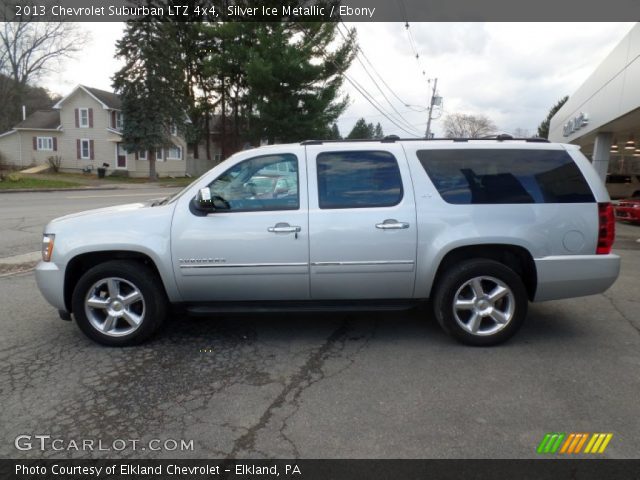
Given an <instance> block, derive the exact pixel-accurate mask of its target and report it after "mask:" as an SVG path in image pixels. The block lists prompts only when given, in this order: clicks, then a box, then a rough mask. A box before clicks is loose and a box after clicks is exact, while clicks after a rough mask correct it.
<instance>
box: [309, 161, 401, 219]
mask: <svg viewBox="0 0 640 480" xmlns="http://www.w3.org/2000/svg"><path fill="white" fill-rule="evenodd" d="M316 162H317V169H318V202H319V206H320V208H323V209H324V208H327V209H328V208H366V207H391V206H393V205H397V204H398V203H400V200H402V194H403V191H402V178H401V177H400V169H399V168H398V162H397V161H396V158H395V157H394V156H393V155H392V154H391V153H389V152H383V151H350V152H323V153H320V154H319V155H318V157H317V159H316Z"/></svg>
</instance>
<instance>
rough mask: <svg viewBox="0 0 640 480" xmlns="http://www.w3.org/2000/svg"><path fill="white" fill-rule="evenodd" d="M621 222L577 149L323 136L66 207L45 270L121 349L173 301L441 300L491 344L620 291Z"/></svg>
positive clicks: (195, 305)
mask: <svg viewBox="0 0 640 480" xmlns="http://www.w3.org/2000/svg"><path fill="white" fill-rule="evenodd" d="M534 140H535V141H534ZM614 228H615V227H614V218H613V209H612V207H611V204H610V203H609V196H608V194H607V191H606V189H605V187H604V185H603V183H602V181H601V180H600V178H599V177H598V176H597V174H596V172H595V170H594V169H593V168H592V166H591V164H590V163H589V161H588V160H587V159H586V158H585V157H584V156H583V155H582V154H581V153H580V151H579V150H578V149H577V147H573V146H571V145H561V144H551V143H547V142H541V141H539V140H538V139H529V140H514V139H502V138H498V139H494V140H462V139H457V140H418V141H416V140H413V141H411V140H400V139H397V137H395V138H387V139H384V140H382V141H367V142H320V141H308V142H302V143H300V144H291V145H275V146H268V147H262V148H258V149H255V150H249V151H243V152H240V153H237V154H235V155H233V156H232V157H231V158H229V159H228V160H226V161H225V162H223V163H221V164H220V165H218V166H216V167H215V168H213V169H212V170H211V171H209V172H208V173H206V174H205V175H203V176H202V177H201V178H199V179H198V180H196V181H195V182H193V183H192V184H191V185H190V186H188V187H187V188H185V189H184V190H182V191H181V192H179V193H178V194H176V195H173V196H171V197H168V198H166V199H164V200H163V201H159V202H155V203H147V204H145V203H136V204H131V205H125V206H119V207H113V208H103V209H99V210H93V211H89V212H82V213H78V214H74V215H67V216H65V217H62V218H58V219H56V220H53V221H52V222H51V223H49V224H48V225H47V226H46V228H45V231H44V240H43V245H42V254H43V261H42V262H40V263H39V264H38V267H37V269H36V276H37V281H38V286H39V287H40V290H41V291H42V293H43V295H44V296H45V298H46V299H47V300H48V301H49V302H50V303H51V304H52V305H54V306H55V307H56V308H57V309H59V310H60V315H61V317H63V318H67V319H69V318H70V314H73V317H75V320H76V322H77V324H78V326H79V327H80V328H81V329H82V331H83V332H84V333H85V334H86V335H88V336H89V337H91V338H92V339H93V340H95V341H97V342H100V343H103V344H107V345H129V344H134V343H139V342H141V341H143V340H144V339H146V338H148V337H149V336H150V335H151V334H152V333H153V332H154V331H155V330H156V329H157V328H158V327H159V326H160V324H161V323H162V321H163V319H164V318H165V317H166V316H167V314H168V312H169V311H170V310H171V307H181V309H183V310H186V311H187V312H191V313H200V314H211V315H213V314H215V313H220V312H229V311H238V310H248V311H250V310H254V311H255V310H259V311H264V310H281V309H298V310H312V309H340V310H345V309H360V310H370V309H374V308H384V309H400V308H407V307H410V306H412V305H415V304H416V303H419V302H421V301H425V300H427V299H430V300H431V304H432V306H433V310H434V313H435V316H436V318H437V319H438V321H439V323H440V324H441V325H442V328H444V330H446V331H447V332H448V333H450V334H451V335H452V336H454V337H455V338H457V339H458V340H460V341H462V342H464V343H467V344H472V345H491V344H497V343H499V342H502V341H504V340H506V339H507V338H509V337H510V336H512V335H513V334H514V333H515V332H516V331H517V330H518V328H519V327H520V326H521V324H522V322H523V320H524V318H525V316H526V313H527V306H528V302H529V301H544V300H553V299H559V298H568V297H577V296H581V295H591V294H595V293H600V292H603V291H604V290H606V289H607V288H609V287H610V286H611V285H612V284H613V282H614V281H615V280H616V278H617V276H618V272H619V268H620V258H619V257H618V256H617V255H614V254H611V246H612V243H613V239H614Z"/></svg>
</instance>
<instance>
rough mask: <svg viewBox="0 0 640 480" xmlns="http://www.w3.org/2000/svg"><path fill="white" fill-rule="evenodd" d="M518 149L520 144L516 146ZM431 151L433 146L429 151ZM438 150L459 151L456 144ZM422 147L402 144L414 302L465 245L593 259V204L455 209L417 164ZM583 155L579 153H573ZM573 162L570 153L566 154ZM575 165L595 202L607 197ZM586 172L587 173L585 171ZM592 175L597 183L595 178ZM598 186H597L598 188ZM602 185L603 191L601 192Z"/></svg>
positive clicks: (589, 175)
mask: <svg viewBox="0 0 640 480" xmlns="http://www.w3.org/2000/svg"><path fill="white" fill-rule="evenodd" d="M519 146H520V147H521V144H520V145H519ZM433 148H435V147H433ZM437 148H460V146H459V145H456V144H453V143H451V144H443V145H438V146H437ZM473 148H474V149H479V148H489V149H496V148H514V145H513V144H511V145H510V144H508V143H505V144H495V143H493V142H491V144H486V145H483V144H480V143H475V144H473ZM527 148H541V149H547V150H548V149H563V148H564V147H563V146H562V145H550V144H531V145H528V146H527ZM420 149H424V146H420V145H416V146H412V145H410V144H405V151H406V154H407V159H408V162H409V168H410V171H411V176H412V181H413V184H414V190H415V200H416V208H417V217H418V218H417V220H418V248H417V272H416V273H417V275H416V286H415V291H414V297H415V298H425V297H429V295H430V292H431V288H432V286H433V281H434V278H435V275H436V272H437V269H438V266H439V265H440V262H441V261H442V259H443V258H444V257H445V255H446V254H447V253H449V252H450V251H452V250H454V249H456V248H458V247H463V246H468V245H483V244H485V245H488V244H499V245H516V246H519V247H522V248H525V249H526V250H527V251H529V252H530V253H531V255H532V257H533V258H534V259H536V258H542V257H546V256H552V255H592V254H594V252H595V250H596V243H597V235H598V224H597V215H598V212H597V203H595V202H593V203H574V204H568V203H565V204H505V205H454V204H450V203H447V202H446V201H444V200H443V199H442V197H441V196H440V194H439V193H438V191H437V189H436V188H435V186H434V185H433V183H432V182H431V180H430V178H429V176H428V175H427V173H426V172H425V170H424V168H423V167H422V165H421V164H420V162H419V160H418V158H417V155H416V152H417V150H420ZM577 153H578V154H579V155H581V154H580V153H579V152H577ZM570 154H571V156H572V158H573V157H574V155H573V152H570ZM584 161H586V162H587V165H584V162H582V159H579V160H578V161H577V162H576V163H578V162H580V163H579V164H578V166H579V167H580V170H581V171H583V174H585V171H586V172H587V173H586V174H585V177H587V181H588V182H589V184H590V185H594V183H595V184H596V185H595V187H593V188H592V190H593V191H594V192H593V193H594V196H595V198H596V200H597V201H604V200H602V199H603V198H607V199H608V196H607V194H606V190H605V189H604V186H602V182H601V181H599V177H597V174H595V171H593V169H592V168H590V164H588V160H586V158H584ZM589 170H590V171H589ZM593 175H595V179H594V178H593ZM598 182H599V183H598ZM600 186H601V188H600Z"/></svg>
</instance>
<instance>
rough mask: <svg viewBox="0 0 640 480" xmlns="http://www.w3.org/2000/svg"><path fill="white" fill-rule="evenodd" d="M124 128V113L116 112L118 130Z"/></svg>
mask: <svg viewBox="0 0 640 480" xmlns="http://www.w3.org/2000/svg"><path fill="white" fill-rule="evenodd" d="M123 127H124V120H123V116H122V112H116V130H122V128H123Z"/></svg>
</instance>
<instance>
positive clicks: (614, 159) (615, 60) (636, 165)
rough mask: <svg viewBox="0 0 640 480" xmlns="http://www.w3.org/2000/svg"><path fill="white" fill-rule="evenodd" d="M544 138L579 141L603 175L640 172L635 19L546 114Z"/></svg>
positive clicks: (639, 55) (639, 42)
mask: <svg viewBox="0 0 640 480" xmlns="http://www.w3.org/2000/svg"><path fill="white" fill-rule="evenodd" d="M549 140H551V141H552V142H562V143H573V144H576V145H580V147H581V149H582V152H583V153H584V154H585V155H587V156H588V157H589V158H591V159H592V161H593V165H594V167H595V168H596V170H597V171H598V173H599V174H600V176H601V177H602V178H603V179H604V177H605V175H606V174H607V173H620V174H640V23H638V24H636V25H635V26H634V27H633V28H632V29H631V31H630V32H629V33H628V34H627V36H626V37H624V39H623V40H622V41H621V42H620V43H619V44H618V45H617V46H616V47H615V48H614V50H613V51H612V52H611V53H610V54H609V56H608V57H607V58H606V59H605V60H604V61H603V62H602V63H601V64H600V65H599V66H598V68H597V69H596V71H595V72H593V74H592V75H591V76H590V77H589V78H588V79H587V80H586V81H585V82H584V84H583V85H582V86H581V87H580V88H578V90H576V92H575V93H573V94H572V95H571V96H570V97H569V100H568V101H567V102H566V103H565V104H564V105H563V106H562V108H561V109H560V110H559V111H558V113H556V115H555V116H554V117H553V118H552V119H551V124H550V126H549Z"/></svg>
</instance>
